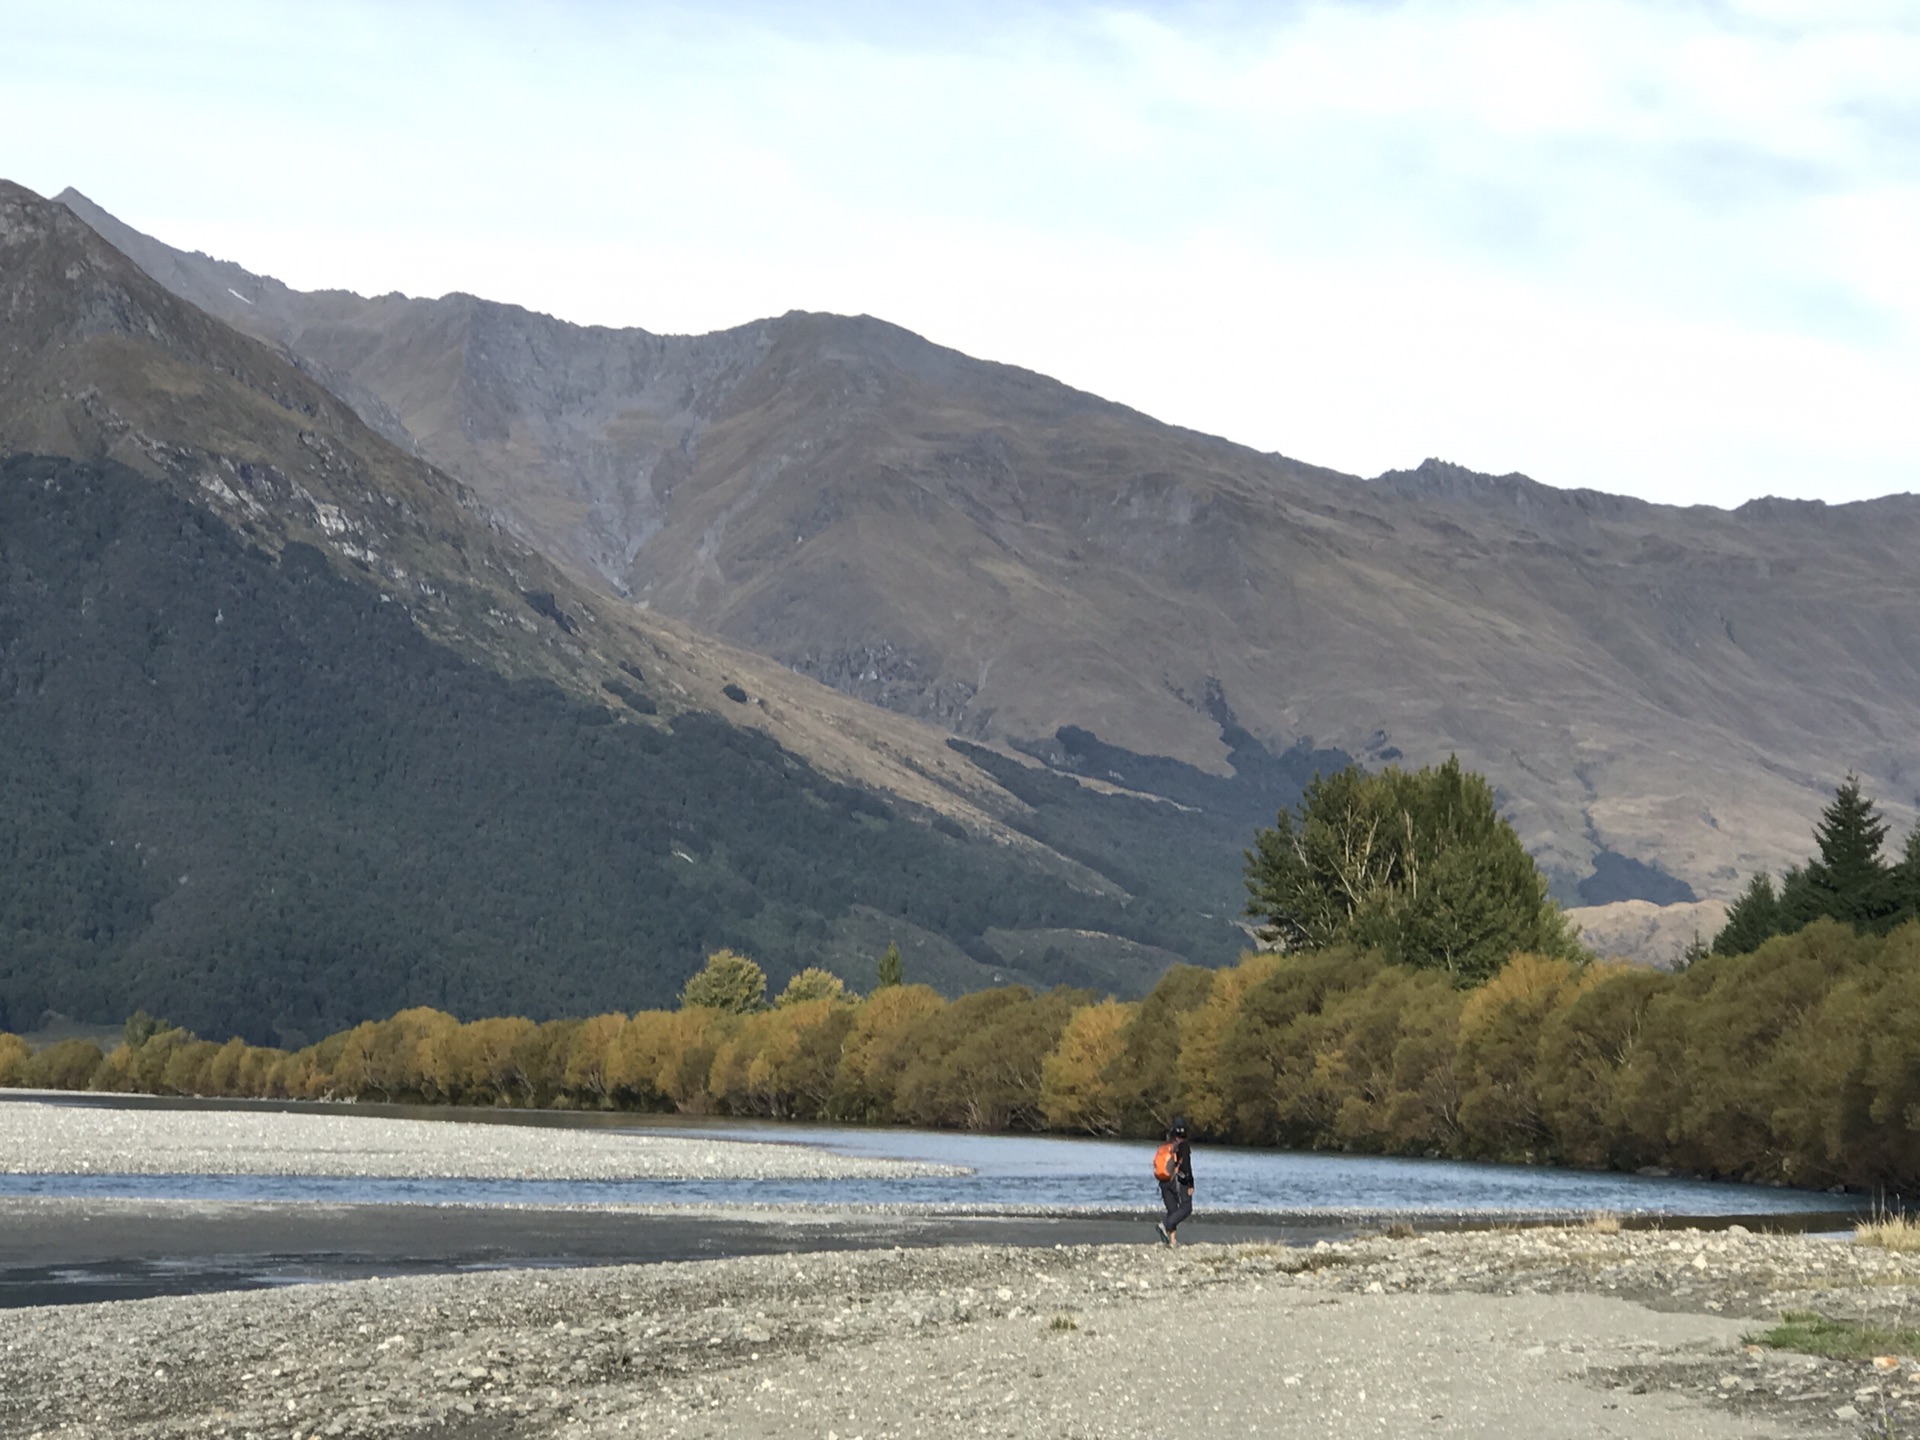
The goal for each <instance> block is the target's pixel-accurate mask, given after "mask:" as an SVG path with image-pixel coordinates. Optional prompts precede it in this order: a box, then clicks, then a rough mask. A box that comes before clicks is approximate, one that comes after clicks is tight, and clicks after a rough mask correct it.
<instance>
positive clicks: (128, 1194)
mask: <svg viewBox="0 0 1920 1440" xmlns="http://www.w3.org/2000/svg"><path fill="white" fill-rule="evenodd" d="M78 1103H91V1104H101V1103H105V1104H116V1103H126V1102H119V1101H116V1100H113V1099H108V1098H107V1097H87V1098H86V1100H84V1101H78ZM131 1103H132V1104H133V1105H136V1106H141V1107H142V1108H146V1107H149V1106H151V1105H152V1102H150V1101H149V1102H144V1103H143V1102H140V1101H133V1102H131ZM177 1103H178V1102H176V1104H177ZM193 1103H194V1102H187V1104H188V1105H192V1104H193ZM156 1108H158V1107H156ZM164 1108H176V1105H174V1104H170V1105H167V1106H165V1107H164ZM179 1108H186V1107H185V1106H181V1107H179ZM248 1108H252V1107H248ZM280 1108H292V1107H280ZM299 1108H303V1109H304V1108H308V1107H304V1106H303V1107H299ZM324 1108H325V1110H326V1111H327V1112H328V1113H331V1114H336V1115H338V1114H352V1113H355V1111H356V1110H360V1111H362V1113H380V1114H388V1115H394V1114H404V1115H408V1116H419V1117H421V1118H428V1119H436V1120H451V1119H463V1120H484V1121H486V1122H487V1123H512V1124H522V1125H536V1126H538V1125H551V1126H564V1127H567V1128H574V1127H578V1126H581V1125H583V1124H584V1125H592V1126H593V1128H596V1129H601V1128H605V1129H611V1130H615V1131H621V1132H629V1133H634V1134H648V1133H656V1134H658V1133H670V1134H674V1135H680V1136H692V1135H699V1136H711V1137H713V1138H716V1139H727V1140H759V1141H771V1142H774V1143H779V1144H789V1145H813V1146H819V1147H821V1148H823V1149H826V1150H829V1151H833V1152H836V1153H839V1154H845V1155H855V1156H870V1157H876V1158H887V1159H907V1160H927V1161H936V1162H941V1163H945V1164H955V1165H963V1166H965V1167H967V1170H968V1173H967V1174H965V1175H960V1176H939V1177H929V1178H922V1179H908V1180H878V1179H873V1180H777V1181H776V1180H725V1181H714V1180H675V1181H662V1180H640V1181H536V1180H524V1181H520V1180H446V1179H370V1178H348V1179H341V1178H330V1177H301V1176H218V1175H213V1176H208V1175H159V1176H144V1175H0V1196H9V1195H12V1196H26V1195H31V1196H67V1197H74V1198H83V1197H85V1198H106V1197H113V1198H127V1199H192V1200H226V1201H241V1200H275V1201H318V1202H331V1203H389V1204H391V1203H403V1204H469V1205H501V1204H520V1205H556V1204H560V1205H595V1204H601V1205H605V1204H616V1205H630V1204H645V1205H660V1204H675V1205H678V1204H688V1205H691V1204H709V1205H710V1204H721V1205H725V1204H790V1203H800V1204H839V1205H847V1204H852V1205H911V1206H927V1207H935V1208H939V1209H944V1210H963V1211H964V1210H978V1209H992V1208H998V1207H1005V1206H1017V1207H1023V1208H1025V1207H1033V1208H1039V1209H1045V1210H1097V1211H1111V1210H1127V1209H1139V1208H1142V1207H1148V1206H1153V1205H1156V1204H1157V1201H1158V1196H1157V1192H1156V1188H1155V1185H1154V1182H1153V1178H1152V1175H1151V1172H1150V1168H1149V1165H1150V1156H1151V1153H1152V1146H1151V1145H1148V1144H1144V1143H1142V1142H1139V1141H1113V1140H1091V1139H1075V1138H1066V1137H1059V1136H1021V1135H972V1134H962V1133H955V1132H950V1131H928V1130H903V1129H880V1128H859V1127H841V1126H810V1125H798V1124H785V1123H779V1122H771V1121H711V1120H709V1121H700V1122H694V1123H689V1122H687V1121H685V1120H683V1119H673V1118H666V1117H633V1116H582V1115H577V1114H567V1113H543V1112H529V1111H516V1112H510V1113H508V1114H501V1113H499V1112H479V1113H476V1112H472V1111H467V1112H458V1111H449V1110H446V1109H436V1108H430V1107H411V1106H407V1107H402V1106H379V1107H372V1106H368V1107H347V1106H326V1107H324ZM1194 1170H1195V1178H1196V1182H1197V1185H1196V1190H1197V1196H1196V1198H1197V1199H1198V1200H1199V1201H1200V1203H1201V1204H1202V1205H1203V1206H1205V1207H1206V1208H1208V1209H1211V1210H1215V1211H1233V1212H1238V1213H1274V1214H1281V1213H1285V1214H1315V1213H1353V1212H1371V1213H1380V1212H1388V1213H1403V1214H1408V1215H1459V1216H1475V1215H1477V1216H1499V1215H1503V1214H1508V1215H1521V1214H1550V1213H1566V1212H1576V1213H1584V1212H1592V1211H1610V1212H1614V1213H1618V1214H1620V1215H1623V1216H1631V1215H1645V1216H1657V1215H1686V1216H1701V1217H1707V1216H1736V1215H1741V1216H1745V1215H1788V1214H1805V1213H1813V1212H1832V1211H1835V1210H1841V1209H1846V1208H1849V1206H1850V1201H1849V1200H1848V1199H1847V1198H1845V1197H1836V1196H1834V1195H1831V1194H1827V1193H1824V1192H1815V1191H1804V1190H1786V1189H1774V1188H1771V1187H1765V1186H1755V1185H1734V1184H1721V1183H1715V1182H1707V1181H1698V1180H1685V1179H1674V1178H1661V1177H1653V1176H1641V1175H1618V1174H1602V1173H1592V1172H1587V1171H1579V1170H1559V1169H1552V1168H1548V1167H1543V1166H1523V1165H1490V1164H1480V1163H1471V1162H1465V1161H1456V1160H1399V1159H1386V1158H1382V1157H1378V1156H1351V1155H1324V1154H1302V1153H1296V1152H1289V1151H1280V1150H1254V1149H1235V1148H1226V1147H1210V1146H1206V1145H1199V1146H1196V1147H1195V1152H1194Z"/></svg>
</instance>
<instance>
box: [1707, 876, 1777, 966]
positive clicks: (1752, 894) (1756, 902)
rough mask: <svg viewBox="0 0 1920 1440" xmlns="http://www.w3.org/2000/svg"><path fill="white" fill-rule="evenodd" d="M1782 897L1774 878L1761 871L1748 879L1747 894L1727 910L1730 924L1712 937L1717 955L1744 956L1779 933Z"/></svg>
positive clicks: (1722, 927)
mask: <svg viewBox="0 0 1920 1440" xmlns="http://www.w3.org/2000/svg"><path fill="white" fill-rule="evenodd" d="M1780 920H1781V916H1780V897H1779V896H1777V895H1775V894H1774V893H1773V877H1772V876H1771V875H1769V874H1767V872H1766V871H1764V870H1762V871H1760V872H1759V873H1758V874H1757V875H1755V876H1754V877H1753V879H1752V880H1750V881H1748V882H1747V889H1746V893H1745V894H1743V895H1742V896H1741V897H1740V898H1739V899H1738V900H1736V901H1734V902H1733V908H1732V909H1731V910H1729V911H1727V923H1726V924H1725V925H1723V926H1721V927H1720V933H1719V934H1718V935H1715V936H1714V937H1713V953H1714V954H1715V955H1745V954H1747V953H1749V952H1750V951H1754V950H1758V949H1759V948H1760V946H1761V945H1762V944H1764V943H1765V942H1766V941H1768V940H1771V939H1772V938H1773V937H1774V936H1775V935H1778V934H1779V933H1780Z"/></svg>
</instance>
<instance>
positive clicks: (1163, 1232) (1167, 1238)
mask: <svg viewBox="0 0 1920 1440" xmlns="http://www.w3.org/2000/svg"><path fill="white" fill-rule="evenodd" d="M1153 1228H1154V1229H1156V1230H1158V1231H1159V1232H1160V1243H1161V1244H1162V1245H1171V1244H1173V1232H1172V1231H1171V1230H1169V1229H1167V1226H1166V1222H1165V1221H1162V1222H1161V1223H1160V1224H1158V1225H1155V1226H1154V1227H1153Z"/></svg>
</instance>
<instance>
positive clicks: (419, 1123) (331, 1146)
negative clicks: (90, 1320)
mask: <svg viewBox="0 0 1920 1440" xmlns="http://www.w3.org/2000/svg"><path fill="white" fill-rule="evenodd" d="M965 1173H966V1171H965V1170H964V1169H963V1168H961V1167H958V1166H952V1165H936V1164H925V1163H921V1162H918V1161H908V1160H877V1159H866V1158H860V1157H854V1156H845V1155H834V1154H830V1153H828V1152H827V1151H825V1150H816V1149H812V1148H810V1147H807V1146H801V1145H780V1144H767V1143H762V1142H758V1141H747V1140H711V1139H693V1138H687V1137H682V1136H667V1135H657V1134H634V1133H631V1132H620V1131H608V1130H569V1129H553V1128H546V1127H533V1126H520V1125H485V1124H474V1123H470V1122H464V1121H458V1120H395V1119H390V1118H385V1117H378V1116H371V1115H313V1114H286V1113H274V1112H263V1111H235V1110H150V1109H126V1110H122V1109H109V1108H105V1107H100V1106H92V1105H63V1104H41V1103H36V1102H32V1101H14V1102H11V1103H8V1104H5V1105H0V1174H9V1175H312V1176H338V1177H344V1178H369V1177H370V1178H377V1179H438V1180H845V1179H880V1180H898V1179H912V1178H915V1177H920V1176H930V1175H960V1174H965Z"/></svg>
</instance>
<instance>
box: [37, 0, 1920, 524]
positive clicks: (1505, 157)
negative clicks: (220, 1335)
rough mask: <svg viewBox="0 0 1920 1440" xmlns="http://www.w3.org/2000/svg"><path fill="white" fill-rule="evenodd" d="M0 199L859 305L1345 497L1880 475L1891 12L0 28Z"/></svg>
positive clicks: (605, 299)
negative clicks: (1277, 459)
mask: <svg viewBox="0 0 1920 1440" xmlns="http://www.w3.org/2000/svg"><path fill="white" fill-rule="evenodd" d="M0 54H4V56H5V58H6V65H5V75H4V78H3V79H0V175H4V176H6V177H7V178H10V179H13V180H17V181H19V182H21V183H22V184H25V185H28V186H31V187H32V188H34V189H36V190H39V191H40V192H41V193H43V194H52V193H54V192H56V191H58V190H59V189H61V188H62V187H64V186H66V185H74V186H77V187H78V188H80V189H81V190H84V191H85V192H86V193H87V194H89V195H90V196H92V197H93V198H94V199H95V200H96V201H98V202H99V203H100V204H102V205H104V206H105V207H106V208H107V209H108V210H111V211H113V212H114V213H115V214H117V215H119V216H120V217H121V218H123V219H125V220H127V221H128V222H130V223H132V224H133V225H135V226H138V227H139V228H141V229H143V230H147V231H149V232H151V233H154V234H157V235H158V236H160V237H161V238H162V239H165V240H168V241H170V242H172V243H174V244H177V245H183V246H185V247H187V248H189V249H201V250H206V251H209V252H211V253H213V254H216V255H219V256H222V257H224V258H227V259H232V260H237V261H239V262H240V263H242V264H243V265H246V266H248V267H249V268H251V269H254V270H258V271H264V272H266V273H268V274H272V275H275V276H278V277H279V278H281V279H283V280H286V281H288V282H290V283H292V284H294V285H298V286H302V287H318V286H345V287H348V288H351V289H354V290H359V291H363V292H380V291H388V290H403V291H406V292H409V293H414V294H428V295H432V294H439V293H442V292H444V291H448V290H469V291H473V292H476V293H478V294H482V295H486V296H489V297H491V298H494V299H500V300H511V301H516V302H518V303H520V304H523V305H527V306H531V307H533V308H535V309H539V310H545V311H550V312H552V313H554V314H557V315H560V316H564V317H565V318H567V319H569V320H577V321H588V322H596V323H602V324H610V325H641V326H645V327H647V328H648V329H651V330H658V331H701V330H710V329H715V328H718V327H722V326H727V325H731V324H736V323H738V322H741V321H745V320H749V319H752V318H755V317H757V316H762V315H768V314H777V313H779V312H781V311H784V310H789V309H814V310H837V311H846V312H859V311H865V312H868V313H871V314H874V315H879V316H883V317H885V318H887V319H889V320H893V321H896V322H898V323H900V324H902V325H906V326H908V327H910V328H912V329H914V330H917V331H920V332H921V333H923V334H925V335H927V336H929V337H931V338H932V339H934V340H937V341H940V342H942V343H944V344H948V345H953V346H956V347H958V348H960V349H962V350H965V351H968V352H970V353H972V354H975V355H981V356H985V357H989V358H992V359H996V360H1005V361H1009V362H1012V363H1015V364H1019V365H1025V366H1029V367H1031V368H1033V369H1036V370H1041V371H1045V372H1047V373H1048V374H1052V375H1055V376H1058V377H1059V378H1061V379H1063V380H1066V381H1068V382H1070V383H1072V384H1075V385H1079V386H1083V387H1085V388H1086V389H1089V390H1093V391H1096V392H1098V393H1100V394H1102V395H1106V396H1110V397H1112V398H1114V399H1117V400H1122V401H1125V402H1127V403H1129V404H1132V405H1134V406H1137V407H1138V408H1140V409H1142V410H1145V411H1147V412H1149V413H1151V414H1154V415H1157V416H1159V417H1161V418H1163V419H1167V420H1171V421H1175V422H1178V423H1181V424H1185V425H1191V426H1195V427H1197V428H1200V429H1204V430H1209V431H1214V432H1217V433H1220V434H1223V435H1227V436H1230V437H1231V438H1233V439H1236V440H1240V441H1244V442H1246V443H1249V444H1252V445H1255V446H1258V447H1260V448H1262V449H1271V450H1280V451H1284V452H1286V453H1287V454H1290V455H1294V456H1298V457H1300V458H1302V459H1307V460H1312V461H1316V462H1318V463H1321V464H1326V465H1332V466H1336V467H1338V468H1340V469H1344V470H1349V471H1354V472H1358V473H1361V474H1373V473H1376V472H1378V471H1380V470H1383V469H1387V468H1389V467H1394V466H1401V465H1410V464H1414V463H1417V462H1418V461H1419V460H1420V459H1421V458H1422V457H1423V456H1427V455H1439V456H1442V457H1444V458H1447V459H1451V460H1455V461H1458V462H1460V463H1463V464H1467V465H1471V466H1474V467H1475V468H1478V469H1483V470H1493V471H1505V470H1510V469H1518V470H1524V471H1526V472H1527V473H1529V474H1531V475H1533V476H1535V477H1536V478H1538V479H1541V480H1544V481H1547V482H1549V483H1552V484H1556V485H1589V486H1593V487H1596V488H1600V489H1606V490H1615V491H1627V492H1631V493H1634V494H1639V495H1645V496H1648V497H1650V498H1655V499H1663V500H1673V501H1683V502H1685V501H1703V502H1709V503H1715V504H1737V503H1739V502H1740V501H1742V500H1744V499H1747V498H1749V497H1751V496H1754V495H1758V494H1766V493H1772V494H1785V495H1799V496H1821V497H1825V498H1827V499H1832V500H1840V499H1850V498H1857V497H1861V496H1866V495H1876V494H1883V493H1886V492H1889V491H1896V490H1920V421H1916V415H1920V3H1913V0H1909V3H1900V4H1869V3H1857V4H1856V3H1848V0H1807V3H1732V0H1729V3H1714V0H1697V3H1688V0H1658V3H1645V4H1639V3H1630V0H1595V3H1567V4H1553V3H1542V0H1528V3H1519V4H1508V3H1496V0H1459V3H1448V4H1441V3H1417V0H1414V3H1399V4H1395V3H1346V4H1287V3H1269V4H1259V5H1254V4H1247V5H1240V4H1234V3H1219V4H1142V5H1134V6H1109V5H1096V4H1078V3H1055V4H1036V3H1022V4H1015V3H1000V0H978V3H972V4H966V3H959V4H938V3H923V4H919V5H904V4H900V3H897V0H895V3H877V0H876V3H871V4H868V3H854V4H838V5H834V4H778V3H771V0H768V3H727V0H702V3H699V4H689V5H684V6H683V5H675V4H646V3H629V4H615V3H587V0H578V3H553V4H535V3H524V0H520V3H512V4H507V3H501V4H479V3H465V4H455V3H433V0H404V3H401V0H393V3H358V4H356V3H337V0H306V3H300V4H275V3H271V0H246V3H231V4H218V3H192V0H169V3H166V4H156V3H152V0H137V3H117V4H116V3H106V0H61V3H60V4H58V5H53V4H47V3H44V0H19V3H17V0H0Z"/></svg>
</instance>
